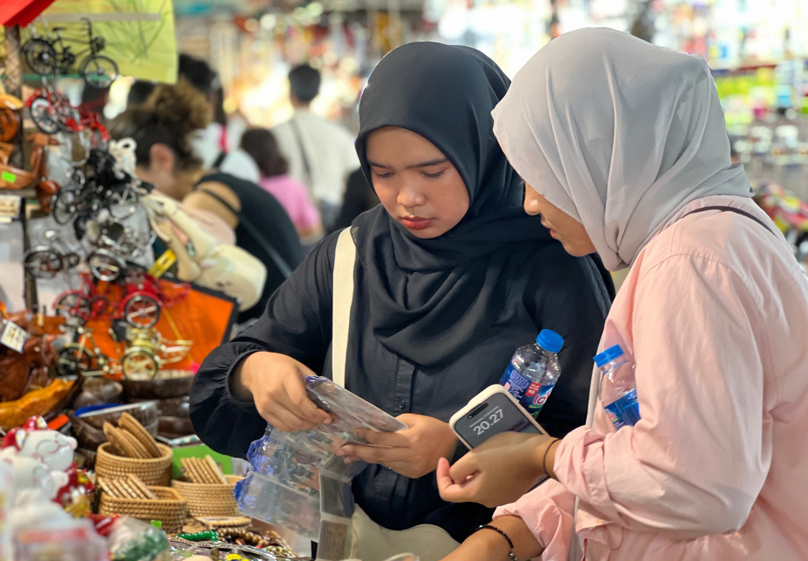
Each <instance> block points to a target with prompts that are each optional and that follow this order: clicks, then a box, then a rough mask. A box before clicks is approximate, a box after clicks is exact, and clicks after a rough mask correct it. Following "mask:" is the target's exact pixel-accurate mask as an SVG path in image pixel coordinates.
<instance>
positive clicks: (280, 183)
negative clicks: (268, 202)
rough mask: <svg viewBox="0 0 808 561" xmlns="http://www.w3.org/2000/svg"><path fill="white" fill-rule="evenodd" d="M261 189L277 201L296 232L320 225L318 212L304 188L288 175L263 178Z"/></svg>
mask: <svg viewBox="0 0 808 561" xmlns="http://www.w3.org/2000/svg"><path fill="white" fill-rule="evenodd" d="M260 185H261V187H263V188H264V190H265V191H267V192H269V193H270V194H271V195H272V196H274V197H275V198H276V199H278V202H279V203H281V206H282V207H283V208H284V209H285V210H286V213H287V214H288V215H289V218H291V219H292V223H293V224H294V225H295V227H296V228H297V229H298V230H310V229H311V228H314V227H315V226H317V225H318V224H319V223H320V211H318V210H317V207H315V206H314V203H312V202H311V198H310V197H309V194H308V192H307V191H306V186H305V185H303V184H302V183H300V182H299V181H297V180H296V179H294V178H292V177H290V176H288V175H276V176H274V177H263V178H261V181H260Z"/></svg>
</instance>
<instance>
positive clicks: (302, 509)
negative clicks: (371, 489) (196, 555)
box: [235, 376, 407, 541]
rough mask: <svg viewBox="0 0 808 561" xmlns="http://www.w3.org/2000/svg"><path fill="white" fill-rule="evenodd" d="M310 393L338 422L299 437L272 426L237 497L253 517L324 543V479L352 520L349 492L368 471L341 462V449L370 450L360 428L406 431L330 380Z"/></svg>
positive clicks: (312, 381)
mask: <svg viewBox="0 0 808 561" xmlns="http://www.w3.org/2000/svg"><path fill="white" fill-rule="evenodd" d="M306 391H307V393H308V396H309V398H310V399H311V400H312V401H313V402H314V403H315V404H317V406H318V407H319V408H320V409H323V410H324V411H326V412H328V413H329V414H331V416H332V417H333V418H334V422H333V423H331V424H328V425H326V424H322V425H318V426H317V427H315V428H314V429H311V430H307V431H301V432H295V433H285V432H281V431H278V430H275V429H273V427H272V426H271V425H270V426H268V427H267V432H266V434H265V435H264V436H263V437H262V438H260V439H258V440H256V441H255V442H253V444H252V445H251V446H250V450H249V452H248V454H247V458H248V460H249V462H250V471H249V472H248V474H247V477H246V478H245V479H243V480H242V481H240V482H239V483H238V484H237V485H236V490H235V497H236V501H237V502H238V504H239V506H240V507H241V509H242V510H243V511H244V512H245V513H246V514H248V515H249V516H252V517H254V518H258V519H260V520H264V521H266V522H269V523H270V524H274V525H276V526H280V527H282V528H287V529H289V530H292V531H293V532H296V533H298V534H300V535H302V536H304V537H305V538H307V539H310V540H312V541H319V539H320V537H319V534H320V528H321V524H320V523H321V516H320V504H321V496H320V480H321V475H322V474H325V476H326V478H327V479H328V480H335V481H338V482H339V485H338V487H339V490H338V495H339V496H338V497H337V498H339V501H338V504H339V505H340V507H339V508H340V512H339V514H337V516H339V517H340V518H342V517H346V518H350V515H351V514H352V512H353V501H352V498H351V499H350V501H348V499H346V498H345V488H346V487H347V488H348V489H350V481H351V479H352V478H353V477H355V476H356V475H358V474H359V473H360V472H361V471H362V470H363V469H364V468H365V467H366V464H364V463H362V462H356V463H353V464H345V462H344V461H343V459H342V458H341V457H339V456H336V454H335V452H336V451H337V449H338V448H339V447H340V446H342V445H343V444H345V443H346V442H352V443H360V444H367V442H366V441H365V440H363V439H361V438H360V437H359V436H358V435H357V434H356V429H358V428H362V429H372V430H377V431H381V432H395V431H398V430H402V429H405V428H407V426H406V425H405V424H404V423H402V422H401V421H398V420H396V419H395V418H394V417H392V416H390V415H388V414H387V413H385V412H384V411H382V410H381V409H379V408H378V407H376V406H374V405H372V404H370V403H368V402H367V401H365V400H363V399H362V398H360V397H358V396H356V395H354V394H352V393H351V392H349V391H348V390H346V389H345V388H343V387H341V386H339V385H337V384H335V383H333V382H332V381H331V380H328V379H326V378H322V377H319V376H310V377H309V378H307V379H306ZM321 472H322V474H321ZM348 495H349V496H350V493H348ZM347 502H350V504H346V503H347ZM326 504H331V501H328V500H327V501H326ZM328 515H329V516H334V515H333V514H331V513H328Z"/></svg>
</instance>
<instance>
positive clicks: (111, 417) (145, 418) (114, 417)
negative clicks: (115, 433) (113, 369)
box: [76, 401, 157, 430]
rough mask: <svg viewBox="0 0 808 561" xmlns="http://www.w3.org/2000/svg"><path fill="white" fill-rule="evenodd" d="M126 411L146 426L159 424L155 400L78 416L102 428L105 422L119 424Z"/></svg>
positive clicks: (93, 425)
mask: <svg viewBox="0 0 808 561" xmlns="http://www.w3.org/2000/svg"><path fill="white" fill-rule="evenodd" d="M124 413H129V414H130V415H132V416H133V417H134V418H135V419H137V420H138V421H140V424H141V425H143V426H144V427H149V426H152V425H156V424H157V404H156V403H154V402H153V401H144V402H143V403H130V404H128V405H117V406H114V407H108V408H105V409H100V410H97V411H91V412H88V413H83V414H79V415H76V416H77V417H78V418H79V419H81V420H82V421H84V422H86V423H88V424H89V425H91V426H92V427H94V428H96V429H98V430H102V429H103V428H104V423H105V422H107V423H112V424H113V425H117V424H118V419H120V418H121V415H123V414H124Z"/></svg>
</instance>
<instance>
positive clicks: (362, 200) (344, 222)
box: [331, 169, 379, 232]
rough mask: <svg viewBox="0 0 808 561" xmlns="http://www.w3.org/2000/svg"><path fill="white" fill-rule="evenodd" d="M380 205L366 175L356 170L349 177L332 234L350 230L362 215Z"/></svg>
mask: <svg viewBox="0 0 808 561" xmlns="http://www.w3.org/2000/svg"><path fill="white" fill-rule="evenodd" d="M378 204H379V197H378V195H376V191H374V190H373V186H372V185H371V184H370V181H368V180H367V177H365V173H364V172H363V171H362V170H361V169H358V170H356V171H355V172H353V173H352V174H351V175H349V176H348V185H347V186H346V188H345V197H344V198H343V201H342V208H341V209H340V211H339V217H338V218H337V221H336V222H335V223H334V225H333V226H332V228H331V232H336V231H337V230H342V229H343V228H348V227H349V226H350V225H351V224H352V223H353V221H354V220H356V219H357V218H358V217H359V215H360V214H362V213H363V212H367V211H369V210H371V209H372V208H375V207H376V205H378Z"/></svg>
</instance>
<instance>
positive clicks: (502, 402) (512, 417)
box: [454, 394, 541, 448]
mask: <svg viewBox="0 0 808 561" xmlns="http://www.w3.org/2000/svg"><path fill="white" fill-rule="evenodd" d="M454 428H455V430H456V431H457V434H459V435H460V436H461V437H462V438H463V439H464V440H465V441H466V442H468V443H469V445H470V446H471V447H472V448H476V447H477V446H479V445H480V444H482V443H483V442H485V441H486V440H488V439H489V438H491V437H492V436H494V435H497V434H499V433H502V432H527V433H533V434H541V433H540V432H539V430H538V429H537V428H536V427H535V425H533V423H531V422H530V420H529V419H528V418H527V412H525V411H524V410H523V409H521V408H520V407H519V406H518V405H515V404H514V403H513V401H511V400H510V399H508V397H507V396H505V395H502V394H494V395H492V396H491V397H489V398H488V399H486V400H485V401H484V402H483V403H481V404H480V405H478V406H477V407H475V408H474V409H473V410H472V411H471V412H470V413H469V414H468V415H465V416H464V417H463V418H462V419H459V420H458V421H457V422H456V423H455V427H454Z"/></svg>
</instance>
